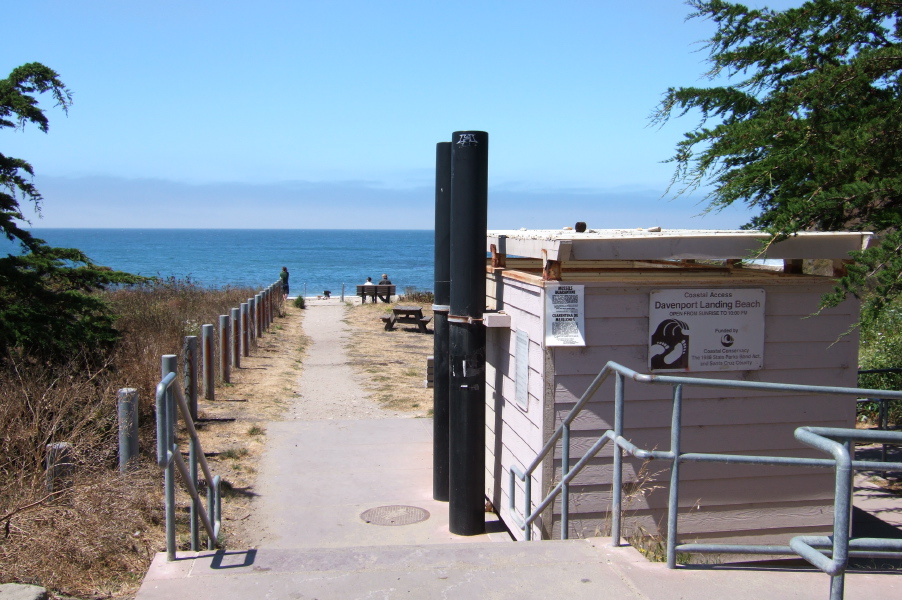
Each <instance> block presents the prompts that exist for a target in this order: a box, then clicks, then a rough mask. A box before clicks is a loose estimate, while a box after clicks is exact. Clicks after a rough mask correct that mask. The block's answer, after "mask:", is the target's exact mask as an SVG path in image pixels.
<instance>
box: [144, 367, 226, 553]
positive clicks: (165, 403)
mask: <svg viewBox="0 0 902 600" xmlns="http://www.w3.org/2000/svg"><path fill="white" fill-rule="evenodd" d="M175 379H176V373H175V372H174V371H170V372H169V374H168V375H166V376H165V377H164V378H163V379H162V380H161V381H160V383H158V384H157V394H156V400H157V465H158V466H159V467H160V468H161V469H164V473H165V478H164V479H165V481H164V488H165V496H166V560H169V561H173V560H175V558H176V556H175V551H176V539H175V477H174V473H173V469H172V467H173V463H174V464H175V466H176V467H178V470H179V473H181V476H182V481H184V482H185V486H186V487H187V488H188V493H189V494H190V495H191V499H192V511H191V549H192V550H199V545H200V544H199V542H198V535H197V533H198V532H197V518H198V517H200V520H201V522H202V523H203V526H204V529H205V530H206V531H207V549H208V550H213V549H214V548H215V546H216V540H217V539H219V532H220V529H221V527H222V493H221V483H222V480H221V478H220V477H219V475H216V476H215V477H214V476H213V475H212V473H211V471H210V467H209V465H208V464H207V459H206V458H205V457H204V453H203V450H202V449H201V446H200V439H199V438H198V435H197V429H195V427H194V421H193V419H192V418H191V411H190V410H188V403H187V402H186V401H185V396H184V394H182V391H181V389H179V388H178V386H177V385H174V383H175ZM176 402H177V403H178V410H179V411H180V412H181V413H182V418H183V419H184V421H185V426H186V428H187V430H188V435H189V438H190V439H189V445H190V450H189V462H190V469H189V467H188V466H187V465H185V461H184V459H183V458H182V453H181V450H180V449H179V445H178V442H176V440H175V424H176V422H177V420H178V414H177V413H176ZM198 460H199V462H200V465H201V468H202V469H203V473H204V482H205V483H206V485H207V510H204V507H203V504H202V502H201V499H200V493H199V492H198V491H197V484H196V482H197V463H198ZM207 511H209V514H208V512H207Z"/></svg>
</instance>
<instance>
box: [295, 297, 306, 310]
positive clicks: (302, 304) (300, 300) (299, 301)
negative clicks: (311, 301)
mask: <svg viewBox="0 0 902 600" xmlns="http://www.w3.org/2000/svg"><path fill="white" fill-rule="evenodd" d="M292 304H294V306H295V308H307V301H306V300H304V297H303V296H298V297H297V298H295V299H294V300H293V301H292Z"/></svg>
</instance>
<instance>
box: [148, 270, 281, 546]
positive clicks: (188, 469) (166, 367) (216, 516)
mask: <svg viewBox="0 0 902 600" xmlns="http://www.w3.org/2000/svg"><path fill="white" fill-rule="evenodd" d="M277 290H281V282H280V281H276V282H274V283H271V284H270V285H268V286H266V287H265V288H263V290H262V291H261V292H259V293H258V294H256V295H255V296H254V298H248V304H244V303H242V304H241V308H240V309H238V308H232V309H231V311H230V315H231V316H229V315H222V316H220V321H219V323H220V336H224V337H223V339H221V340H220V342H221V343H220V344H219V352H220V353H221V354H220V357H219V358H220V361H219V364H220V365H222V366H221V367H220V368H221V369H222V371H223V379H224V380H225V381H228V378H227V375H226V373H227V371H226V364H227V363H228V362H229V357H231V362H232V364H233V365H234V366H235V367H238V366H239V362H240V358H239V357H240V356H241V355H242V354H243V355H244V356H248V355H249V348H250V346H251V345H252V344H255V343H256V340H257V339H258V338H259V337H260V336H261V335H262V334H263V332H264V331H266V330H268V329H269V326H270V325H271V324H272V322H273V320H274V318H275V313H276V308H277V306H278V305H280V303H281V298H282V296H281V293H277ZM239 315H240V335H239V332H238V331H237V330H236V331H235V332H232V333H230V334H228V335H226V333H225V332H226V331H227V330H226V329H225V325H224V323H229V322H231V321H234V322H235V324H236V325H237V324H238V316H239ZM204 327H205V328H206V327H210V328H211V330H212V327H213V326H212V325H204ZM211 333H212V331H211ZM225 337H227V338H228V339H225ZM188 339H190V338H186V340H188ZM186 352H187V351H186ZM214 353H215V349H214V348H213V343H212V336H211V338H210V343H209V346H207V345H206V344H205V348H204V352H203V359H204V364H203V372H204V388H205V389H204V391H205V395H206V397H207V398H208V399H213V395H212V393H211V392H212V389H211V388H212V386H213V379H214V377H213V371H214V366H215V365H216V364H217V361H216V360H215V358H214V356H213V354H214ZM177 358H178V357H177V356H175V355H173V354H167V355H165V356H163V369H162V371H163V373H162V374H163V378H162V380H161V381H160V383H158V384H157V388H156V405H157V465H158V466H159V467H160V468H161V469H163V470H164V488H165V498H166V500H165V502H166V558H167V560H175V551H176V539H175V473H174V470H173V465H174V466H175V467H176V468H177V469H178V471H179V473H181V475H182V480H183V481H184V482H185V487H187V488H188V493H189V494H190V495H191V514H190V522H191V549H192V550H198V549H199V548H200V536H199V527H198V525H199V523H198V521H200V523H202V524H203V526H204V529H205V530H206V532H207V548H208V549H209V550H213V548H214V547H215V545H216V540H217V539H219V532H220V528H221V526H222V494H221V481H222V480H221V479H220V477H219V476H218V475H217V476H213V474H212V472H211V471H210V466H209V465H208V464H207V459H206V457H205V456H204V453H203V450H202V449H201V446H200V438H199V437H198V435H197V429H196V428H195V426H194V419H193V417H192V415H193V414H195V413H194V412H192V408H193V409H194V411H196V410H197V399H196V396H195V395H191V394H190V393H189V396H191V398H192V400H191V406H189V403H188V400H187V399H186V398H185V395H184V393H183V392H182V389H181V388H180V387H178V386H177V385H175V384H174V382H175V378H176V370H177V363H176V359H177ZM195 364H196V363H195ZM185 370H186V374H185V376H186V378H187V380H186V383H185V386H186V387H189V386H190V387H189V389H191V390H196V389H197V377H198V374H197V372H196V370H197V369H196V366H195V367H192V368H190V369H189V368H188V367H187V364H186V369H185ZM177 411H181V413H182V418H183V419H184V421H185V428H186V429H187V430H188V438H189V439H188V448H189V449H188V465H186V464H185V461H184V459H183V458H182V453H181V451H180V450H179V447H178V444H177V443H176V441H175V425H176V422H177V421H178V412H177ZM198 463H199V464H200V466H201V470H202V471H203V474H204V483H205V484H206V486H207V510H206V511H205V510H204V507H203V503H202V502H201V499H200V493H199V492H198V491H197V481H198V478H197V475H198V473H197V466H198ZM208 511H209V512H208Z"/></svg>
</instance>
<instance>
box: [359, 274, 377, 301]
mask: <svg viewBox="0 0 902 600" xmlns="http://www.w3.org/2000/svg"><path fill="white" fill-rule="evenodd" d="M363 285H376V284H375V283H373V278H372V277H367V278H366V281H364V282H363ZM369 293H370V291H369V290H364V291H363V300H361V302H360V303H361V304H366V295H367V294H369ZM375 302H376V296H375V294H373V303H375Z"/></svg>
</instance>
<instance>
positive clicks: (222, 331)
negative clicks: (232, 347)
mask: <svg viewBox="0 0 902 600" xmlns="http://www.w3.org/2000/svg"><path fill="white" fill-rule="evenodd" d="M231 338H232V335H231V332H230V331H229V315H219V375H220V377H222V381H223V382H224V383H230V382H231V369H230V368H229V367H231V365H232V359H231V356H230V355H231V352H229V340H230V339H231Z"/></svg>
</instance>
